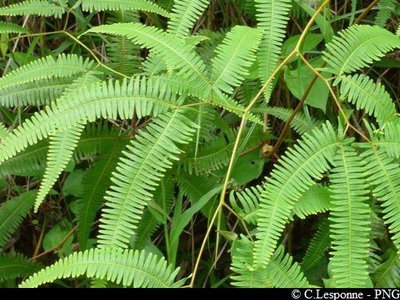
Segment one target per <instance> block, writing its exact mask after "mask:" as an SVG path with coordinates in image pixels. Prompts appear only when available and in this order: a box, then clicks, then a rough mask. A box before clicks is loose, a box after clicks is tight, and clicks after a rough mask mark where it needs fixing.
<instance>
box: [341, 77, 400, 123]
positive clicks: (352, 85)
mask: <svg viewBox="0 0 400 300" xmlns="http://www.w3.org/2000/svg"><path fill="white" fill-rule="evenodd" d="M340 94H341V96H342V97H343V98H347V100H348V101H349V102H350V103H353V104H355V105H356V108H357V109H364V110H365V112H366V113H368V114H370V115H373V116H375V118H376V120H377V121H378V123H379V125H380V126H381V127H382V126H383V125H385V124H386V123H387V122H390V121H393V120H394V119H396V108H395V106H394V103H393V102H392V99H391V98H390V95H389V94H388V93H387V92H386V91H385V88H384V87H383V86H382V85H381V84H379V83H378V84H375V83H374V82H373V81H372V80H371V79H369V78H368V77H367V76H365V75H361V74H359V75H353V76H342V79H341V85H340Z"/></svg>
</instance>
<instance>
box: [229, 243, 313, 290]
mask: <svg viewBox="0 0 400 300" xmlns="http://www.w3.org/2000/svg"><path fill="white" fill-rule="evenodd" d="M253 246H254V244H253V243H252V242H250V241H249V240H247V239H246V238H242V239H240V240H237V241H235V244H234V246H233V247H232V271H234V272H235V273H236V274H235V275H233V276H231V278H232V279H233V281H234V282H233V283H232V284H233V285H235V286H240V287H246V288H250V287H258V288H261V287H264V288H265V287H276V288H289V287H292V288H293V287H296V288H305V287H309V286H310V284H309V283H308V281H307V279H306V278H305V276H304V274H303V273H302V271H301V268H300V265H299V264H298V263H297V262H295V261H293V258H292V257H291V256H290V255H289V254H287V253H285V249H284V247H283V246H280V247H278V248H277V249H276V251H275V253H274V255H273V256H272V258H271V260H270V262H269V263H268V266H267V267H266V268H261V269H255V268H254V266H253V261H252V252H253Z"/></svg>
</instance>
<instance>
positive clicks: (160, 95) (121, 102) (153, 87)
mask: <svg viewBox="0 0 400 300" xmlns="http://www.w3.org/2000/svg"><path fill="white" fill-rule="evenodd" d="M176 101H177V100H176V98H175V95H174V94H173V93H172V92H171V91H170V88H169V87H168V86H166V85H163V84H162V83H160V81H158V80H152V79H145V78H132V79H131V80H129V81H128V80H125V79H124V80H123V81H112V80H111V81H108V82H102V83H101V84H98V85H91V86H89V87H83V88H82V89H81V90H75V91H70V93H67V94H65V95H64V96H62V97H61V98H59V99H58V100H57V102H56V104H55V105H53V106H52V107H46V108H45V109H43V110H41V111H40V112H37V113H35V114H34V115H33V116H32V117H31V118H30V119H28V120H26V121H25V122H24V123H23V124H22V125H21V126H19V127H17V128H16V129H15V130H13V132H12V133H10V134H9V135H8V136H7V138H5V139H4V140H3V141H2V142H1V143H0V163H2V162H4V161H5V160H7V159H8V158H11V157H13V156H14V155H15V154H17V153H18V152H20V151H21V150H23V149H25V148H26V147H27V146H28V145H32V144H35V143H37V141H38V140H42V139H44V138H46V137H48V136H49V135H50V134H54V133H56V132H57V130H59V129H58V128H62V129H64V130H65V129H68V128H71V127H73V126H76V125H78V124H80V123H82V124H84V123H86V122H88V121H89V122H93V121H95V120H96V119H97V118H100V117H103V118H110V119H116V118H117V117H120V118H122V119H131V118H132V115H133V114H134V113H136V115H137V116H138V117H139V118H141V117H143V116H148V115H150V114H152V115H153V116H157V115H158V114H160V113H165V112H166V111H168V110H169V109H171V108H176Z"/></svg>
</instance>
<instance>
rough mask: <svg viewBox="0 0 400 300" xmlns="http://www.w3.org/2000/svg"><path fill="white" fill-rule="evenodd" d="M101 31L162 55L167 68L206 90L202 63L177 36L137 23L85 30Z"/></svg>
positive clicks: (207, 87)
mask: <svg viewBox="0 0 400 300" xmlns="http://www.w3.org/2000/svg"><path fill="white" fill-rule="evenodd" d="M90 32H93V33H105V34H112V35H119V36H125V37H127V38H129V39H130V40H132V41H133V42H134V43H137V44H139V45H141V46H144V47H146V48H149V49H152V51H153V52H154V53H155V54H156V55H159V56H160V57H162V58H163V60H164V61H165V62H166V63H167V66H168V68H170V69H171V70H172V69H174V70H179V72H178V73H177V75H178V76H180V77H181V78H182V80H187V81H189V82H191V83H192V84H193V87H195V89H196V90H197V93H199V94H205V93H207V92H208V93H209V87H210V84H209V81H208V79H207V74H206V72H205V64H204V62H203V61H202V60H201V58H200V57H199V56H198V55H197V54H196V52H195V51H194V50H193V49H192V47H191V46H190V45H187V44H185V43H184V42H183V41H182V40H181V39H179V38H178V37H176V36H174V35H172V34H170V33H167V32H164V31H162V30H160V29H157V28H155V27H152V26H145V25H143V24H140V23H119V24H112V25H102V26H97V27H93V28H91V29H90V30H88V31H87V33H90Z"/></svg>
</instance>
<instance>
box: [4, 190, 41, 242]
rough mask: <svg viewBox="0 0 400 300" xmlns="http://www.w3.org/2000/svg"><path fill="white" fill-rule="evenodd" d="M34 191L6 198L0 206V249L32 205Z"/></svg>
mask: <svg viewBox="0 0 400 300" xmlns="http://www.w3.org/2000/svg"><path fill="white" fill-rule="evenodd" d="M35 196H36V191H29V192H25V193H23V194H21V195H19V196H18V197H15V198H13V199H11V200H8V201H6V202H4V203H3V205H2V206H1V207H0V249H1V248H3V247H4V246H5V244H6V243H7V242H8V239H9V238H10V237H11V235H12V234H13V233H14V231H15V230H16V229H17V228H18V226H19V225H20V224H21V223H22V220H23V219H24V218H25V217H26V215H27V214H28V213H29V211H30V210H31V209H32V207H33V203H34V201H35Z"/></svg>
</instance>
